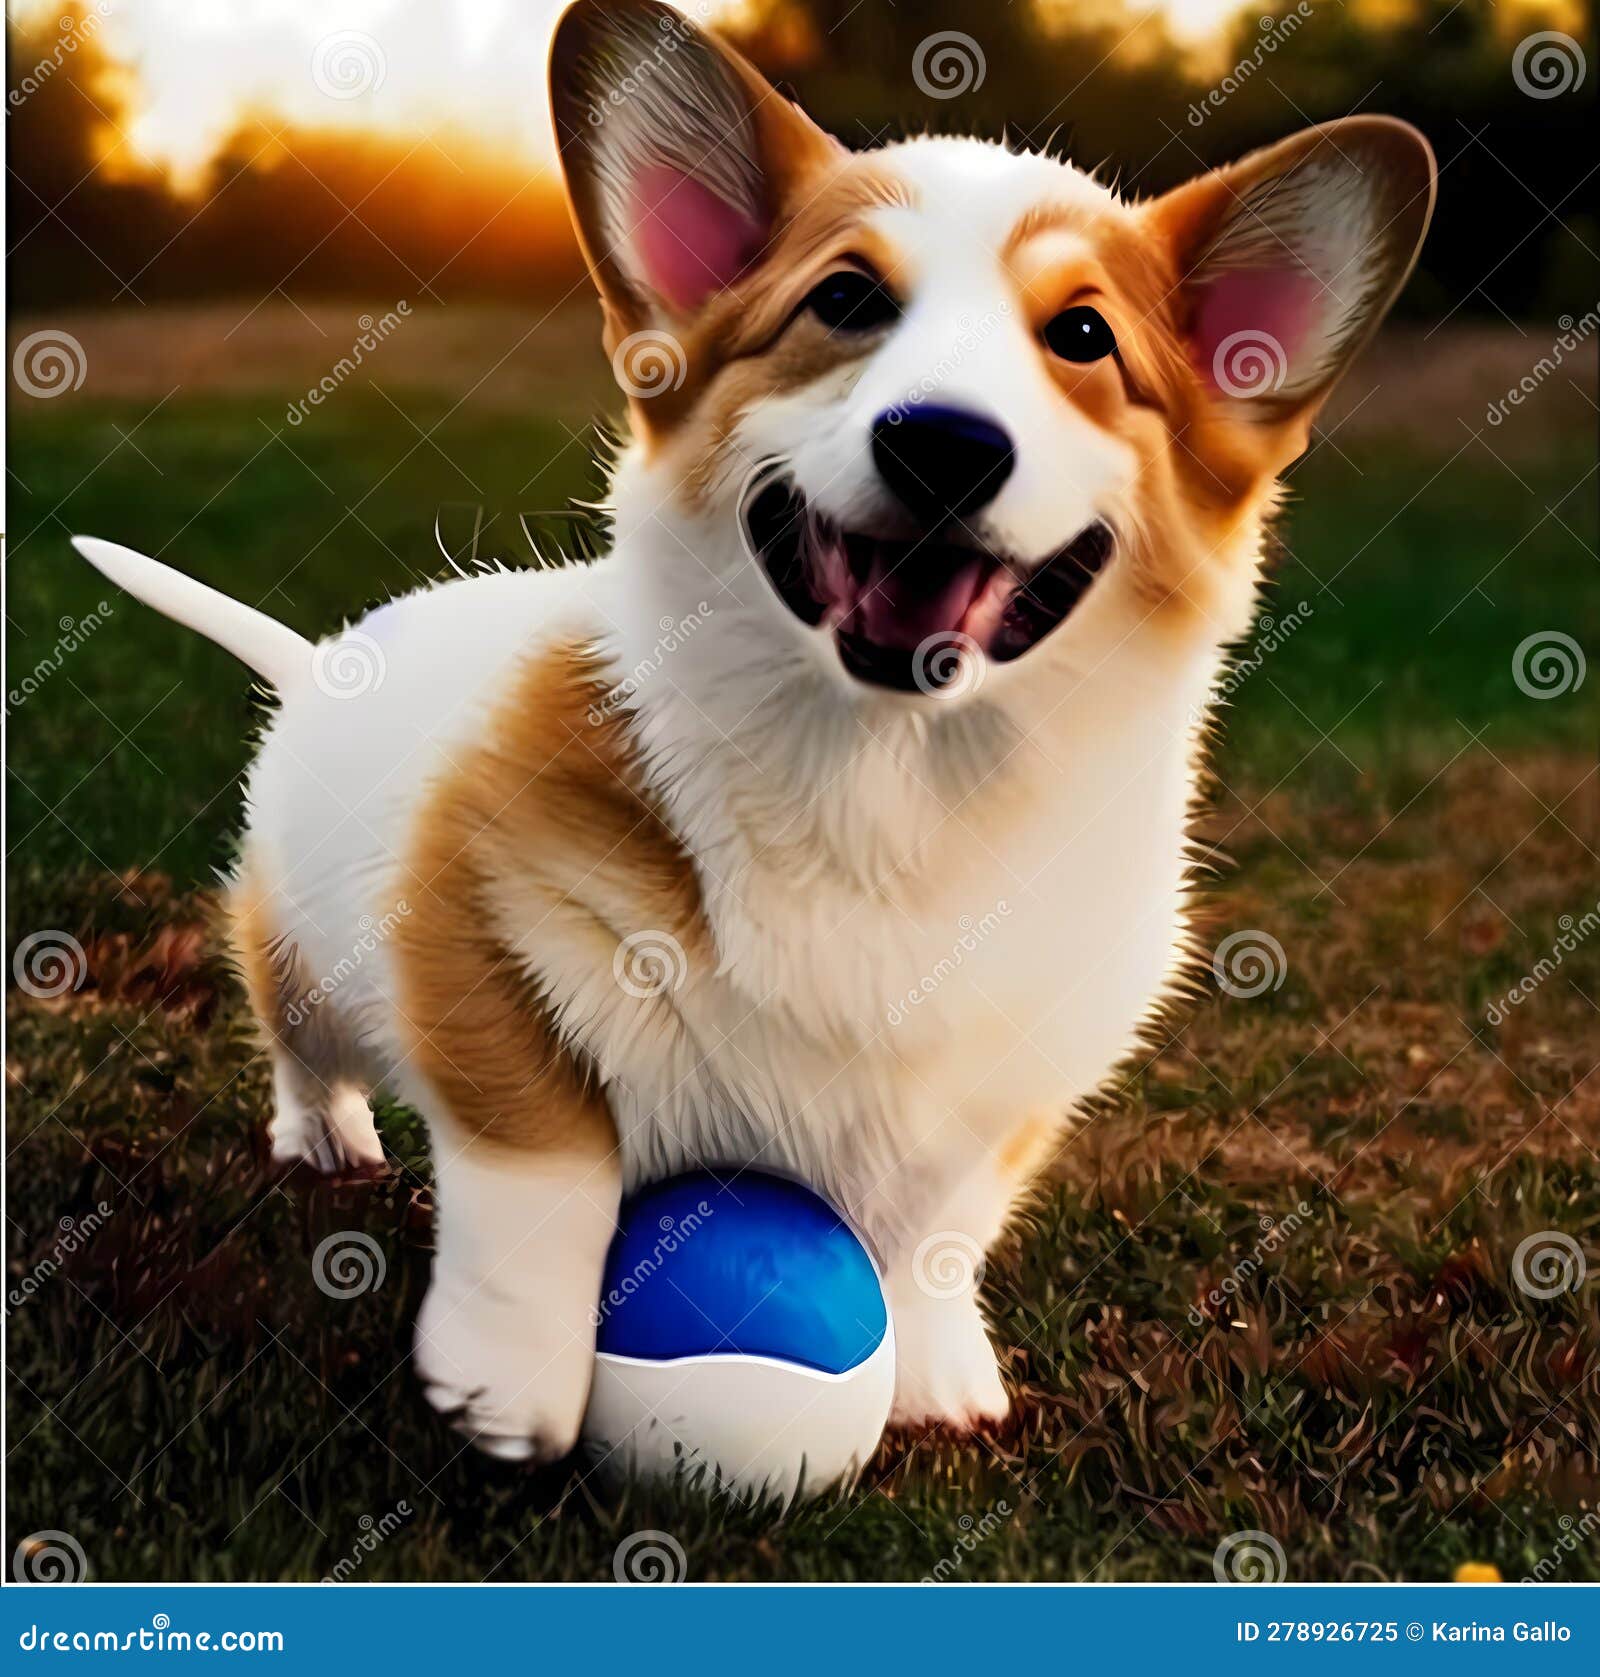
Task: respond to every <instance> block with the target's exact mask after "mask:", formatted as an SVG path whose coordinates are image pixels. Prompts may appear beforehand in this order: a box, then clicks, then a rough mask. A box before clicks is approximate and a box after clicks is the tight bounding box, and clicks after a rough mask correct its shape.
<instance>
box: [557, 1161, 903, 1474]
mask: <svg viewBox="0 0 1600 1677" xmlns="http://www.w3.org/2000/svg"><path fill="white" fill-rule="evenodd" d="M893 1396H894V1330H893V1327H892V1325H891V1323H890V1319H889V1310H888V1306H887V1305H886V1304H885V1302H884V1297H883V1288H882V1285H881V1284H880V1282H879V1279H878V1272H877V1269H876V1267H875V1266H874V1264H873V1262H872V1259H871V1257H870V1256H869V1255H868V1253H867V1250H866V1248H865V1247H864V1246H863V1245H862V1244H861V1241H860V1240H859V1239H858V1238H857V1236H856V1234H855V1232H854V1230H852V1229H851V1228H850V1226H849V1225H848V1224H847V1223H846V1222H845V1221H844V1219H843V1218H842V1217H840V1215H839V1214H838V1212H836V1211H835V1210H834V1209H833V1207H832V1206H830V1205H829V1204H828V1203H827V1202H826V1201H825V1200H823V1199H820V1198H818V1196H817V1195H816V1194H814V1193H812V1192H811V1191H810V1190H809V1189H807V1188H803V1187H801V1186H800V1185H799V1184H798V1183H795V1182H790V1181H787V1180H786V1179H784V1178H782V1177H777V1176H768V1175H764V1174H761V1173H758V1172H755V1171H741V1172H738V1173H733V1172H728V1173H714V1172H709V1171H696V1172H693V1173H690V1174H688V1175H685V1176H675V1177H672V1178H670V1179H669V1180H667V1181H665V1182H659V1183H656V1184H654V1185H652V1186H651V1187H648V1188H646V1189H644V1190H643V1191H642V1192H640V1193H639V1194H637V1195H635V1196H634V1197H633V1198H632V1199H631V1200H629V1201H628V1202H627V1203H626V1204H625V1205H624V1206H623V1209H622V1213H621V1217H620V1219H619V1225H618V1230H617V1235H616V1238H615V1240H614V1241H613V1242H612V1245H611V1251H610V1254H609V1256H608V1258H607V1262H606V1271H605V1283H604V1286H603V1288H602V1291H601V1296H600V1304H599V1307H598V1333H597V1348H596V1356H595V1371H594V1385H593V1388H592V1391H591V1395H590V1399H589V1412H588V1416H587V1418H586V1420H585V1423H584V1437H585V1440H586V1441H587V1443H588V1445H589V1447H590V1449H591V1451H592V1452H593V1453H594V1454H596V1455H597V1456H599V1457H601V1458H603V1459H604V1460H605V1461H606V1462H607V1463H608V1465H609V1466H610V1467H612V1468H615V1469H617V1470H619V1471H621V1472H624V1473H631V1474H635V1475H640V1476H644V1477H655V1476H662V1475H672V1474H678V1473H684V1472H687V1473H690V1474H699V1475H701V1476H702V1477H703V1480H704V1482H706V1483H708V1484H711V1485H714V1486H717V1487H720V1488H722V1489H724V1490H728V1491H731V1492H733V1493H735V1494H736V1495H756V1496H762V1495H765V1496H775V1497H777V1498H779V1499H780V1500H782V1501H784V1502H788V1501H790V1500H792V1499H793V1498H795V1497H798V1496H814V1495H816V1494H818V1493H820V1492H822V1491H824V1490H827V1489H828V1488H829V1487H831V1486H833V1485H837V1484H839V1483H840V1482H841V1481H847V1480H849V1479H851V1478H853V1477H854V1476H855V1474H856V1473H857V1472H858V1471H859V1470H860V1468H861V1466H862V1464H863V1463H865V1462H866V1460H867V1458H868V1457H869V1456H870V1455H871V1454H872V1452H873V1451H874V1450H875V1449H876V1448H877V1445H878V1440H879V1439H880V1438H881V1437H882V1436H883V1429H884V1425H885V1423H886V1422H887V1421H888V1418H889V1405H890V1402H891V1400H892V1399H893Z"/></svg>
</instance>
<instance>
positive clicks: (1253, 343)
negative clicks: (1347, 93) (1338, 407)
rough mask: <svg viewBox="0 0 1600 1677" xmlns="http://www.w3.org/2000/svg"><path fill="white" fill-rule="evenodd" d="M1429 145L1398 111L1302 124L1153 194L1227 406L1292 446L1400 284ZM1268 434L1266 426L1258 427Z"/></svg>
mask: <svg viewBox="0 0 1600 1677" xmlns="http://www.w3.org/2000/svg"><path fill="white" fill-rule="evenodd" d="M1434 189H1435V169H1434V161H1433V151H1432V149H1431V148H1430V147H1429V145H1428V142H1427V141H1426V140H1425V139H1424V138H1423V137H1422V135H1421V134H1419V133H1418V132H1417V131H1416V129H1414V128H1412V127H1411V126H1410V125H1409V124H1407V123H1404V122H1397V121H1395V120H1394V119H1393V118H1390V117H1367V116H1358V117H1348V118H1346V119H1344V120H1343V121H1341V122H1330V123H1327V124H1325V125H1324V126H1322V127H1320V128H1311V129H1307V130H1306V131H1305V132H1304V133H1303V134H1297V135H1295V136H1294V137H1293V138H1292V139H1288V140H1285V141H1283V142H1282V143H1281V144H1279V145H1276V146H1271V147H1268V148H1267V149H1266V150H1264V151H1258V152H1254V153H1252V154H1251V155H1250V156H1248V157H1246V158H1243V159H1242V160H1241V161H1239V162H1238V163H1235V164H1232V165H1230V166H1229V167H1228V168H1225V169H1217V170H1214V171H1213V172H1212V173H1210V174H1208V175H1201V176H1199V177H1198V178H1197V179H1195V180H1192V181H1190V182H1188V183H1187V184H1186V185H1184V186H1181V187H1179V188H1177V189H1176V190H1175V191H1173V192H1169V193H1168V194H1167V195H1166V196H1165V197H1163V198H1158V199H1156V200H1155V201H1154V202H1153V203H1151V204H1149V205H1148V206H1146V209H1145V212H1144V213H1145V215H1146V216H1147V217H1148V218H1149V225H1150V226H1151V228H1152V229H1153V231H1154V232H1155V234H1156V235H1157V236H1158V237H1159V238H1161V239H1163V240H1164V241H1166V242H1167V244H1168V246H1169V248H1170V250H1171V252H1172V255H1173V258H1174V260H1175V263H1176V268H1177V273H1178V295H1177V299H1176V301H1177V305H1178V323H1179V330H1180V331H1181V332H1182V333H1183V334H1184V336H1185V339H1186V341H1187V345H1188V350H1189V354H1190V358H1191V360H1192V361H1193V363H1194V366H1195V368H1196V371H1197V372H1198V373H1199V374H1200V376H1201V378H1202V379H1203V380H1204V381H1205V384H1206V385H1207V387H1208V388H1209V390H1210V392H1211V393H1212V395H1213V397H1214V398H1215V400H1216V401H1217V402H1218V404H1219V405H1220V406H1221V407H1222V409H1223V411H1224V412H1226V414H1227V415H1228V416H1229V417H1230V418H1233V419H1236V420H1239V421H1242V422H1244V423H1246V424H1248V425H1250V426H1252V427H1257V426H1265V427H1276V428H1281V430H1282V431H1283V432H1284V433H1285V443H1286V444H1287V446H1288V448H1289V450H1290V452H1291V453H1298V452H1299V451H1300V449H1302V448H1303V447H1304V446H1305V440H1306V438H1307V436H1308V435H1309V431H1310V425H1311V421H1312V419H1313V418H1314V417H1315V415H1316V411H1317V409H1318V408H1319V407H1320V406H1321V404H1322V401H1323V398H1324V397H1326V396H1327V394H1328V392H1329V391H1330V390H1331V389H1332V388H1333V385H1334V384H1335V383H1336V382H1337V380H1338V378H1339V375H1340V374H1341V373H1342V372H1343V371H1344V370H1345V368H1346V367H1347V366H1348V365H1349V364H1350V361H1351V360H1352V359H1353V357H1354V356H1355V354H1356V353H1357V351H1358V350H1360V349H1361V347H1362V346H1363V345H1364V344H1365V343H1366V341H1367V340H1368V338H1370V337H1371V335H1372V333H1373V332H1374V331H1375V330H1376V329H1377V326H1378V323H1379V322H1380V321H1381V320H1382V319H1383V317H1384V315H1385V314H1386V313H1387V312H1388V310H1389V305H1390V304H1391V303H1393V301H1394V299H1395V297H1396V296H1397V295H1398V294H1399V291H1400V288H1401V287H1402V286H1403V285H1404V284H1405V282H1406V279H1407V277H1408V276H1409V274H1410V273H1411V269H1412V267H1413V265H1414V264H1415V262H1416V259H1417V252H1418V250H1419V248H1420V247H1421V244H1422V237H1423V234H1424V233H1425V232H1426V231H1427V227H1428V220H1429V217H1430V216H1431V215H1432V214H1433V200H1434ZM1263 440H1265V439H1263Z"/></svg>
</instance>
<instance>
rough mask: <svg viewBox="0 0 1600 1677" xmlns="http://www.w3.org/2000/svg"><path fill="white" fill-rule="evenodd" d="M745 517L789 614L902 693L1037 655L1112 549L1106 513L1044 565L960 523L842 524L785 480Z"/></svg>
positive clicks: (869, 677)
mask: <svg viewBox="0 0 1600 1677" xmlns="http://www.w3.org/2000/svg"><path fill="white" fill-rule="evenodd" d="M744 521H745V529H746V532H747V534H748V536H749V538H750V542H751V545H752V546H753V548H754V550H755V553H756V555H757V557H758V558H759V559H760V561H761V565H762V568H763V569H764V570H765V571H766V573H767V576H768V578H769V579H770V580H771V582H772V585H773V587H774V588H775V589H776V590H777V592H778V596H779V598H780V599H782V600H783V602H784V604H785V605H787V606H788V608H789V609H790V611H792V612H793V613H794V614H795V616H796V617H798V618H799V619H800V621H801V622H802V623H805V624H808V625H810V626H811V627H813V628H824V627H825V628H829V629H831V630H832V631H833V636H834V640H835V642H836V644H837V646H838V648H839V658H840V661H841V662H842V663H843V664H844V667H845V668H846V669H847V670H849V671H850V673H851V674H852V675H854V676H856V677H857V678H858V679H860V680H862V681H866V682H870V683H872V684H873V685H874V686H878V687H887V688H890V689H893V690H894V691H896V692H902V693H936V692H938V691H940V690H941V689H943V688H948V687H952V686H957V685H962V684H964V683H969V682H970V681H971V680H972V679H973V672H974V666H981V664H982V663H983V662H984V661H985V660H992V661H994V662H995V663H1000V664H1005V663H1010V662H1011V661H1012V660H1014V659H1017V658H1020V657H1021V656H1022V655H1023V654H1024V653H1025V652H1028V651H1031V650H1032V648H1034V647H1035V646H1037V645H1038V644H1039V642H1040V641H1042V640H1043V639H1044V638H1045V637H1046V636H1047V635H1048V634H1049V633H1050V632H1051V630H1052V629H1055V628H1056V627H1058V626H1059V625H1060V624H1062V623H1064V622H1065V621H1066V619H1067V618H1068V617H1069V616H1070V615H1071V613H1072V611H1073V608H1074V607H1075V606H1076V605H1077V604H1078V602H1079V601H1080V600H1081V599H1082V598H1083V597H1084V595H1085V594H1087V593H1088V591H1089V589H1090V587H1091V585H1092V584H1093V582H1094V579H1095V578H1096V577H1097V576H1098V575H1099V574H1100V572H1101V571H1102V570H1103V569H1104V568H1105V564H1106V561H1107V560H1108V559H1109V558H1110V557H1111V549H1112V537H1111V531H1110V528H1109V527H1108V526H1107V525H1106V524H1104V523H1102V522H1101V521H1100V520H1098V519H1097V520H1095V522H1094V523H1092V524H1089V525H1086V526H1085V527H1084V528H1083V529H1082V530H1080V531H1079V532H1078V534H1077V535H1075V536H1074V537H1073V538H1072V540H1071V541H1070V542H1068V543H1067V544H1066V546H1065V547H1062V548H1060V549H1058V550H1057V551H1056V552H1055V553H1053V554H1051V555H1050V557H1049V558H1048V559H1045V560H1043V561H1041V562H1038V563H1034V564H1023V563H1020V562H1018V561H1016V560H1013V559H1012V558H1010V557H1009V556H1008V555H1005V554H1000V553H994V552H991V551H990V550H989V549H987V548H985V547H981V546H978V545H975V544H974V543H973V542H972V541H971V540H970V539H968V538H967V536H966V532H965V531H963V530H960V529H959V528H957V530H956V531H955V532H953V533H952V532H949V531H946V530H929V531H925V532H923V533H922V534H921V535H916V536H911V537H908V538H904V539H899V538H892V537H888V536H879V535H873V534H868V533H865V532H861V531H853V530H841V529H838V528H836V527H835V526H834V525H832V524H831V523H830V522H829V521H828V520H826V519H824V518H822V517H821V516H820V515H818V514H816V513H814V512H812V511H811V509H810V508H809V507H808V505H807V503H806V499H805V497H804V496H803V495H802V494H801V493H800V491H799V490H798V489H797V488H795V486H794V485H793V484H792V483H790V482H788V481H787V480H785V479H782V478H779V479H775V480H771V481H769V482H767V483H766V484H765V485H763V486H761V487H760V488H758V489H757V491H756V492H755V493H754V494H753V495H752V496H751V497H750V498H749V500H748V501H747V503H746V505H745V509H744ZM958 537H959V538H960V539H957V538H958Z"/></svg>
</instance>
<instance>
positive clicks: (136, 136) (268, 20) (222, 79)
mask: <svg viewBox="0 0 1600 1677" xmlns="http://www.w3.org/2000/svg"><path fill="white" fill-rule="evenodd" d="M85 3H86V4H87V6H88V9H89V13H90V16H89V21H88V22H87V24H86V25H84V26H83V27H84V33H86V34H89V35H92V36H93V37H94V39H95V42H96V44H97V46H98V47H99V48H100V50H101V51H102V52H103V53H104V54H105V55H106V56H107V57H108V58H109V59H111V60H112V61H113V62H114V63H115V64H116V65H118V66H119V67H121V68H123V69H124V70H125V71H126V72H127V74H126V76H125V78H124V79H123V81H122V83H121V85H120V86H119V87H118V88H116V89H109V90H107V96H106V97H107V114H108V115H111V114H112V113H113V112H114V113H115V116H116V118H117V127H118V129H119V131H120V138H119V139H118V140H117V142H116V144H115V146H114V147H113V148H112V152H111V154H110V155H109V156H108V157H107V158H106V160H105V162H106V165H107V167H108V169H109V170H111V171H112V172H116V171H117V170H132V169H137V168H159V169H163V170H165V171H168V172H169V173H170V174H171V176H172V178H173V180H174V184H176V185H178V186H180V187H184V186H193V185H198V184H199V183H200V177H201V176H202V174H203V171H204V167H205V165H206V163H207V162H208V161H209V160H210V159H211V158H212V157H213V156H214V154H215V152H216V149H217V147H218V145H219V144H220V143H221V141H222V140H223V139H224V138H226V136H227V135H228V134H229V133H231V132H232V131H234V130H235V128H236V127H237V125H238V124H239V122H240V119H241V118H242V117H248V116H259V117H261V118H262V119H263V120H264V121H265V123H266V124H267V126H268V127H269V128H276V127H281V126H283V125H284V124H285V123H292V124H294V125H296V126H298V127H304V128H320V129H327V130H334V131H338V130H341V129H366V130H378V131H383V132H387V133H389V134H398V135H403V136H409V135H416V136H418V137H419V138H420V137H421V136H423V135H434V136H436V137H438V138H437V143H439V144H440V145H441V147H445V146H448V143H449V141H448V135H449V134H450V133H451V132H452V131H453V132H455V133H461V132H463V131H465V132H466V133H467V134H469V135H470V136H471V137H472V138H473V139H475V140H479V141H483V142H487V143H488V144H489V145H490V146H492V147H493V148H495V150H496V151H497V152H498V153H499V154H500V155H502V156H507V155H509V156H521V157H524V158H526V159H527V160H528V161H529V162H532V163H535V164H544V163H548V162H550V161H551V160H552V156H553V153H552V145H551V139H550V132H549V115H548V104H547V100H546V95H545V87H544V76H545V51H546V45H547V42H548V39H549V35H550V31H551V29H552V27H553V25H554V22H555V19H556V17H557V16H558V15H559V13H560V11H561V9H562V5H563V0H469V3H451V4H446V3H444V0H85ZM751 3H752V0H693V3H692V5H691V6H689V7H688V8H687V9H691V10H692V11H693V12H694V13H695V15H701V14H702V13H704V14H705V15H706V16H708V17H709V19H710V20H711V21H715V20H716V19H717V18H718V17H725V16H728V15H730V14H736V13H737V12H738V11H739V9H740V8H741V7H742V6H744V5H747V4H751ZM864 3H866V4H873V3H878V0H864ZM1018 3H1024V0H1018ZM1032 3H1034V4H1036V5H1037V6H1038V7H1039V9H1040V12H1041V14H1042V15H1043V16H1045V17H1046V18H1048V16H1049V13H1050V12H1051V10H1052V9H1060V8H1069V7H1071V6H1073V5H1074V4H1084V3H1087V4H1089V5H1090V6H1091V7H1092V9H1093V10H1094V12H1095V13H1096V14H1097V15H1104V13H1105V11H1106V7H1107V0H1032ZM1117 3H1118V0H1112V4H1117ZM1412 3H1413V0H1314V4H1315V5H1318V6H1321V5H1335V4H1344V5H1346V6H1348V7H1349V8H1350V10H1351V12H1352V13H1353V14H1354V15H1356V16H1357V17H1359V18H1362V19H1363V20H1364V21H1366V22H1367V23H1369V24H1371V25H1373V26H1376V27H1384V26H1385V25H1388V24H1392V23H1393V22H1394V21H1395V20H1396V19H1397V18H1400V17H1403V16H1404V15H1406V13H1407V12H1408V10H1409V8H1410V6H1411V5H1412ZM1280 4H1281V0H1276V3H1273V4H1269V5H1268V6H1267V7H1265V8H1261V7H1260V4H1259V0H1120V6H1121V9H1122V10H1123V11H1125V12H1126V13H1127V15H1128V18H1129V22H1130V25H1131V24H1132V23H1133V22H1134V21H1135V20H1136V19H1137V18H1138V16H1139V15H1140V13H1141V11H1144V12H1148V11H1155V12H1159V13H1161V14H1163V15H1164V17H1165V20H1166V22H1167V24H1168V26H1169V29H1170V30H1171V32H1172V34H1173V35H1174V37H1175V38H1177V39H1178V40H1179V41H1180V42H1182V43H1183V44H1184V45H1185V46H1187V47H1188V48H1189V49H1191V51H1192V52H1193V53H1195V54H1196V55H1197V56H1200V57H1205V56H1206V55H1207V49H1208V46H1210V47H1215V46H1216V44H1217V42H1218V32H1219V30H1220V28H1221V26H1222V25H1223V24H1225V23H1226V22H1228V21H1230V20H1231V19H1233V18H1234V17H1235V16H1237V15H1238V14H1239V13H1240V12H1241V11H1248V10H1252V9H1257V10H1265V11H1266V12H1267V13H1268V14H1270V13H1271V12H1272V11H1274V10H1278V9H1280ZM9 9H10V11H11V13H12V15H13V16H15V17H17V18H18V19H19V20H21V21H25V22H30V23H33V22H41V21H42V22H43V24H44V27H45V29H46V31H47V32H50V33H53V27H52V26H53V25H54V23H55V20H56V18H57V17H58V15H64V14H65V12H66V10H67V8H65V7H63V5H62V4H61V0H10V6H9ZM1582 10H1583V0H1502V4H1501V5H1500V7H1499V8H1497V12H1496V21H1497V23H1498V24H1500V25H1501V27H1503V28H1505V29H1508V30H1510V31H1511V35H1510V38H1511V39H1513V40H1514V39H1516V37H1517V34H1518V33H1520V32H1522V31H1523V30H1525V29H1527V28H1530V27H1537V26H1539V25H1540V24H1541V23H1542V24H1544V25H1545V26H1549V24H1551V23H1557V24H1559V23H1562V22H1566V21H1567V20H1568V19H1569V18H1570V17H1571V15H1572V14H1574V13H1576V12H1581V11H1582ZM95 14H98V15H95ZM981 20H982V7H981V6H979V5H976V4H975V6H974V23H973V30H974V33H975V34H978V35H980V36H981V33H982V22H981ZM1221 68H1223V65H1222V64H1221V63H1220V62H1219V63H1213V64H1208V65H1207V69H1208V72H1215V71H1219V70H1220V69H1221ZM12 70H13V76H14V77H15V76H18V75H21V74H25V73H26V70H27V65H26V63H24V62H22V61H20V60H19V59H18V58H17V55H16V54H15V53H14V54H13V66H12ZM908 73H909V70H908Z"/></svg>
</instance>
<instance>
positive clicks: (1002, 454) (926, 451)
mask: <svg viewBox="0 0 1600 1677" xmlns="http://www.w3.org/2000/svg"><path fill="white" fill-rule="evenodd" d="M872 458H873V460H874V461H875V462H876V463H877V467H878V475H879V476H880V477H882V479H883V481H884V482H885V483H886V484H888V486H889V487H890V489H892V490H893V491H894V493H895V497H896V499H897V500H899V501H900V503H901V504H902V505H903V506H904V507H905V508H906V509H907V511H909V512H912V513H915V514H916V516H917V517H918V518H920V519H922V520H923V521H924V522H925V523H928V524H941V523H943V522H944V520H945V519H947V518H960V517H962V516H963V515H964V514H966V513H969V512H976V511H977V510H978V508H979V507H982V506H987V505H988V503H989V502H990V501H992V500H993V499H994V498H995V496H996V495H998V494H999V493H1000V486H1001V484H1003V483H1004V482H1005V481H1006V479H1007V478H1008V477H1010V476H1011V468H1012V466H1013V465H1015V464H1016V454H1015V452H1014V451H1013V449H1012V447H1011V439H1010V437H1008V436H1007V435H1006V434H1005V432H1004V431H1002V430H1001V429H1000V427H999V426H998V425H995V424H993V423H992V422H991V421H990V420H987V419H983V418H981V417H980V416H979V415H977V414H975V413H967V412H966V411H965V410H964V409H961V408H940V407H929V406H927V405H926V404H923V405H920V406H917V407H904V408H890V409H889V410H888V411H887V412H886V413H881V414H879V415H878V417H877V419H875V420H874V421H873V425H872Z"/></svg>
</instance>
